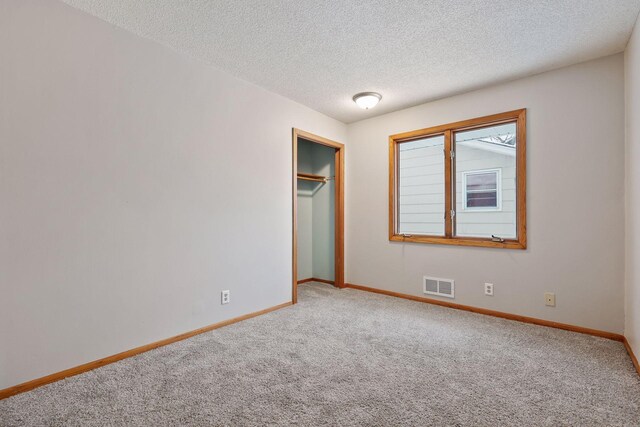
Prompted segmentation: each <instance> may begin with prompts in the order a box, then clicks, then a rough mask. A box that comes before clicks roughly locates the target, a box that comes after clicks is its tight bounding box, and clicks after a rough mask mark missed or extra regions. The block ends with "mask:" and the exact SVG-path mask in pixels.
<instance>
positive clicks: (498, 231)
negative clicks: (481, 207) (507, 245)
mask: <svg viewBox="0 0 640 427" xmlns="http://www.w3.org/2000/svg"><path fill="white" fill-rule="evenodd" d="M513 151H514V154H515V150H513ZM456 156H457V161H456V231H457V234H459V235H463V236H467V237H487V236H491V235H492V234H494V235H496V236H500V237H511V238H513V237H516V168H515V156H509V155H502V154H497V153H495V152H490V151H485V150H479V149H474V148H468V147H465V148H464V149H463V148H462V147H460V148H458V150H456ZM485 169H500V170H501V177H502V180H501V187H502V189H501V190H502V192H501V196H502V206H501V208H502V209H500V210H494V211H486V212H482V211H473V210H464V205H463V197H462V196H463V192H462V182H463V180H462V174H463V173H464V172H468V171H476V170H485Z"/></svg>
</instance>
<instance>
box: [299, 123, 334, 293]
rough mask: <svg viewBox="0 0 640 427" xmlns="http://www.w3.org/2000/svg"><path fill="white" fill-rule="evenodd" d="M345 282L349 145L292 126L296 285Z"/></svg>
mask: <svg viewBox="0 0 640 427" xmlns="http://www.w3.org/2000/svg"><path fill="white" fill-rule="evenodd" d="M311 280H314V281H320V282H325V283H330V284H332V285H334V286H336V287H338V288H344V145H343V144H340V143H339V142H335V141H331V140H329V139H326V138H323V137H321V136H318V135H314V134H311V133H309V132H305V131H302V130H300V129H295V128H294V129H293V285H292V292H293V294H292V300H293V303H294V304H295V303H297V302H298V284H299V283H304V282H307V281H311Z"/></svg>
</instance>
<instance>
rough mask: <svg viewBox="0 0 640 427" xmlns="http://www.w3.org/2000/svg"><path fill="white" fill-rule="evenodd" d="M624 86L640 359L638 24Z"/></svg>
mask: <svg viewBox="0 0 640 427" xmlns="http://www.w3.org/2000/svg"><path fill="white" fill-rule="evenodd" d="M639 19H640V18H639ZM639 22H640V21H639ZM625 83H626V120H627V127H626V131H627V135H626V137H627V145H626V147H627V152H626V160H627V164H626V166H627V167H626V171H627V176H626V183H627V188H626V190H627V193H626V194H627V209H626V213H627V221H626V226H627V233H626V238H627V240H626V247H627V257H626V295H625V302H626V307H625V314H626V317H625V319H626V322H625V328H624V333H625V336H626V337H627V340H628V341H629V344H630V345H631V348H633V351H634V353H635V355H636V357H640V24H639V23H638V22H636V27H635V30H634V32H633V35H632V36H631V40H630V41H629V45H628V46H627V50H626V52H625Z"/></svg>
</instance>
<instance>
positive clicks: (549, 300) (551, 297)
mask: <svg viewBox="0 0 640 427" xmlns="http://www.w3.org/2000/svg"><path fill="white" fill-rule="evenodd" d="M544 304H545V305H548V306H549V307H555V306H556V294H554V293H553V292H545V293H544Z"/></svg>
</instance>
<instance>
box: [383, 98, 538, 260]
mask: <svg viewBox="0 0 640 427" xmlns="http://www.w3.org/2000/svg"><path fill="white" fill-rule="evenodd" d="M525 135H526V131H525V110H517V111H511V112H508V113H502V114H496V115H494V116H489V117H482V118H478V119H472V120H466V121H463V122H458V123H452V124H449V125H443V126H437V127H434V128H429V129H423V130H419V131H413V132H407V133H403V134H399V135H393V136H391V137H390V138H389V141H390V146H389V148H390V151H389V153H390V167H391V170H390V186H389V197H390V198H389V238H390V240H395V241H412V242H421V243H445V244H456V245H472V246H492V247H503V248H525V247H526V224H525V219H526V215H525V143H526V141H525Z"/></svg>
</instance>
